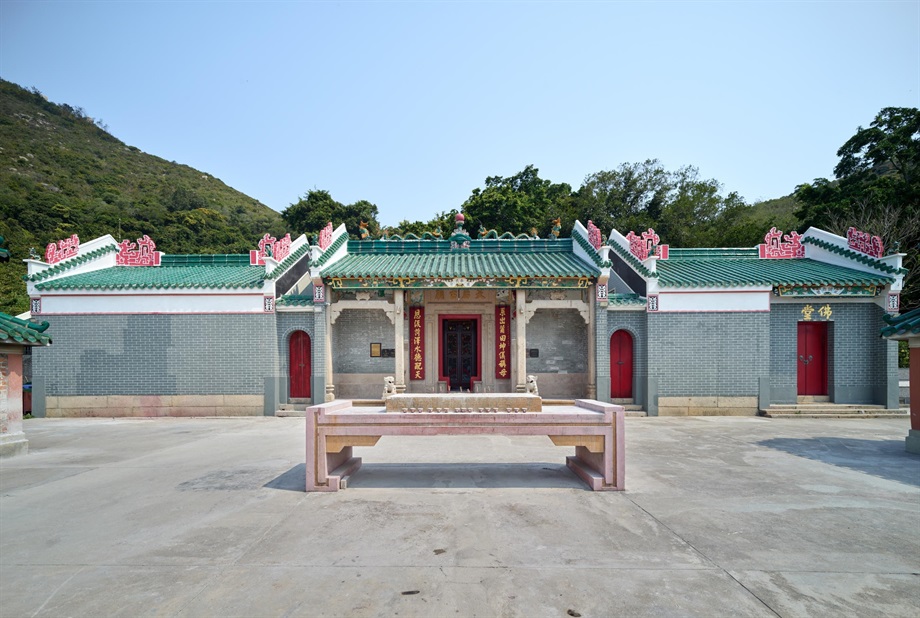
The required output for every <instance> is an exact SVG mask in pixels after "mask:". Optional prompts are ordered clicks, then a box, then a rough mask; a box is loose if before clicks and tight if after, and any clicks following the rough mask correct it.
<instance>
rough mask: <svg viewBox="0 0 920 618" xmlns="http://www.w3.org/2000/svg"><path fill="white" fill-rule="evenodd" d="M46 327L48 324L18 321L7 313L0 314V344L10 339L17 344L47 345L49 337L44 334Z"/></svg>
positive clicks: (49, 340)
mask: <svg viewBox="0 0 920 618" xmlns="http://www.w3.org/2000/svg"><path fill="white" fill-rule="evenodd" d="M48 326H49V323H48V322H41V323H36V322H32V321H31V320H20V319H19V318H17V317H15V316H12V315H10V314H8V313H3V312H0V342H4V341H7V342H8V341H9V340H10V339H12V340H13V341H16V342H18V343H35V344H39V345H47V344H49V343H51V337H50V336H49V335H45V334H44V332H45V331H46V330H48Z"/></svg>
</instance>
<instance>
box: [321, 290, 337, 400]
mask: <svg viewBox="0 0 920 618" xmlns="http://www.w3.org/2000/svg"><path fill="white" fill-rule="evenodd" d="M323 314H324V315H323V320H324V321H325V324H326V337H325V341H324V342H323V343H324V345H325V348H326V362H325V365H326V401H332V400H333V399H335V383H334V382H333V381H332V312H331V311H329V305H328V304H327V305H325V306H324V307H323Z"/></svg>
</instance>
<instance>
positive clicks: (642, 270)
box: [610, 242, 658, 277]
mask: <svg viewBox="0 0 920 618" xmlns="http://www.w3.org/2000/svg"><path fill="white" fill-rule="evenodd" d="M610 246H611V247H612V248H613V250H614V251H616V253H617V255H619V256H620V257H621V258H623V261H625V262H626V263H627V264H629V265H630V266H632V268H633V270H635V271H636V272H638V273H639V274H641V275H644V276H645V277H657V276H658V275H657V274H655V273H653V272H652V271H650V270H649V269H648V268H646V267H645V266H643V265H642V262H640V261H639V260H638V259H637V258H636V256H634V255H633V254H632V253H630V252H629V251H627V250H626V249H624V248H623V247H621V246H620V245H619V244H617V243H615V242H612V243H610Z"/></svg>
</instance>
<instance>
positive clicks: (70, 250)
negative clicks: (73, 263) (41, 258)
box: [45, 234, 80, 264]
mask: <svg viewBox="0 0 920 618" xmlns="http://www.w3.org/2000/svg"><path fill="white" fill-rule="evenodd" d="M79 252H80V237H79V236H77V235H76V234H71V235H70V238H65V239H63V240H59V241H57V244H55V243H53V242H52V243H49V244H48V246H47V247H46V248H45V263H46V264H57V263H58V262H60V261H62V260H66V259H67V258H71V257H73V256H75V255H77V254H78V253H79Z"/></svg>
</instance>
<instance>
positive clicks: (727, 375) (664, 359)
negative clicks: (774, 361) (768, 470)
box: [608, 313, 770, 397]
mask: <svg viewBox="0 0 920 618" xmlns="http://www.w3.org/2000/svg"><path fill="white" fill-rule="evenodd" d="M647 316H648V359H649V360H648V374H649V377H650V378H653V379H655V380H656V381H657V384H658V395H659V396H661V397H695V396H698V397H706V396H709V397H756V396H757V395H758V393H759V390H760V388H759V387H760V385H759V379H760V377H761V376H767V375H769V373H770V339H769V333H770V314H769V313H660V314H658V313H650V314H647ZM608 328H609V326H608Z"/></svg>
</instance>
